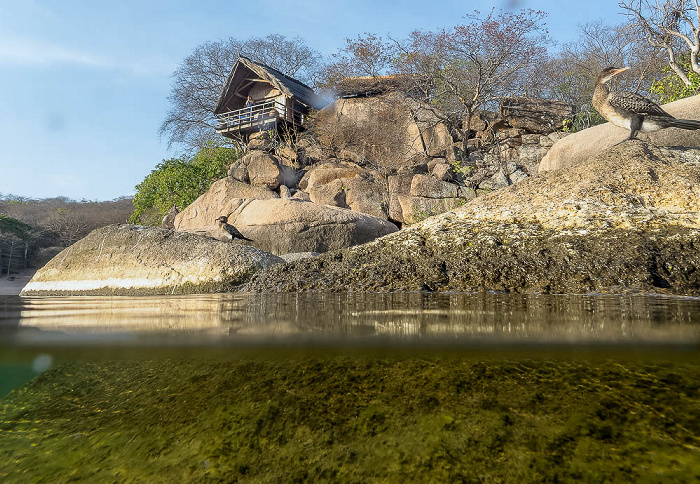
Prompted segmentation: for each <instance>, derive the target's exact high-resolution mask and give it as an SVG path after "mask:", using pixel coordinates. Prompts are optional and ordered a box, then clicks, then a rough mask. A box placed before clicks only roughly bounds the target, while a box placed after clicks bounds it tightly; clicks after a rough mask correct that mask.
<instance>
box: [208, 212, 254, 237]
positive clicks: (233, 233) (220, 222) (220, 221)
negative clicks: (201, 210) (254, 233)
mask: <svg viewBox="0 0 700 484" xmlns="http://www.w3.org/2000/svg"><path fill="white" fill-rule="evenodd" d="M216 224H217V226H218V227H219V231H220V232H221V234H223V235H224V237H226V238H227V239H228V240H233V239H243V240H247V241H249V242H253V239H249V238H248V237H245V236H244V235H243V234H242V233H240V232H239V231H238V229H237V228H236V227H234V226H233V225H230V224H229V223H228V217H227V216H226V215H222V216H220V217H219V218H217V219H216Z"/></svg>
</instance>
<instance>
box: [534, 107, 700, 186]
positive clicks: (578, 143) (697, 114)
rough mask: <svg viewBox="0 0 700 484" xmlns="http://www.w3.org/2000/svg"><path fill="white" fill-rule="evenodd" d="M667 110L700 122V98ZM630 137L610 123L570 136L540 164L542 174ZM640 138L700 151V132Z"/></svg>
mask: <svg viewBox="0 0 700 484" xmlns="http://www.w3.org/2000/svg"><path fill="white" fill-rule="evenodd" d="M663 108H664V110H665V111H666V112H668V113H669V114H671V115H673V116H675V117H677V118H679V119H700V95H699V96H692V97H688V98H685V99H679V100H678V101H674V102H672V103H668V104H664V106H663ZM627 136H629V131H626V130H624V129H622V128H618V127H617V126H614V125H612V124H610V123H605V124H601V125H598V126H594V127H592V128H588V129H585V130H583V131H579V132H578V133H574V134H571V135H569V136H567V137H566V138H564V139H561V140H559V141H557V142H556V143H555V144H554V145H553V146H552V148H551V149H550V150H549V152H547V154H546V155H545V156H544V157H543V158H542V162H541V163H540V164H539V168H538V169H539V172H540V173H541V172H545V171H552V170H559V169H561V168H566V167H567V166H571V165H574V164H576V163H580V162H581V161H584V160H585V159H586V158H589V157H591V156H593V155H596V154H599V153H602V152H604V151H606V150H608V149H610V148H611V147H612V146H614V145H615V144H616V143H619V142H620V141H622V140H624V139H625V138H626V137H627ZM639 138H640V139H642V140H645V141H648V142H649V143H652V144H655V145H660V146H684V147H686V148H700V131H687V130H684V129H677V128H669V129H663V130H661V131H656V132H654V133H649V134H643V133H641V134H639Z"/></svg>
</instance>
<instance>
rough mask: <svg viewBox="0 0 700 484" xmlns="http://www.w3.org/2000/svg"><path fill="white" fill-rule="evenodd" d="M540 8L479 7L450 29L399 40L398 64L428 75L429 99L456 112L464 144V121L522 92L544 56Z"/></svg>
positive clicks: (530, 87) (466, 134) (466, 126)
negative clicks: (484, 10)
mask: <svg viewBox="0 0 700 484" xmlns="http://www.w3.org/2000/svg"><path fill="white" fill-rule="evenodd" d="M545 17H546V14H545V13H544V12H540V11H534V10H529V9H528V10H520V11H519V12H499V13H496V11H495V10H492V11H491V12H490V13H489V14H488V15H486V16H481V15H480V14H479V12H475V14H473V15H469V16H467V17H466V20H467V22H466V23H464V24H461V25H457V26H455V27H453V28H452V29H450V30H441V31H436V32H424V31H415V32H413V33H412V34H411V38H410V40H409V42H408V43H407V44H405V45H403V46H402V49H401V50H402V57H403V62H402V68H403V69H404V70H407V71H408V72H411V73H427V74H429V75H430V76H431V77H432V79H433V89H434V90H433V102H434V104H436V105H437V106H438V107H439V108H440V109H441V110H442V111H443V112H445V113H447V114H448V116H449V115H452V118H453V119H459V118H462V114H464V117H463V119H464V121H463V123H462V130H463V134H462V136H463V140H464V149H465V151H466V148H467V146H466V144H467V139H468V138H469V126H470V121H471V118H472V116H473V115H474V113H475V112H476V111H477V110H479V109H484V108H487V107H493V105H494V104H495V103H497V102H498V101H499V100H500V99H502V98H503V97H506V96H512V95H527V94H529V93H530V92H531V91H532V90H533V89H535V86H534V85H533V81H534V79H536V77H535V76H534V75H533V74H534V73H535V71H536V70H537V68H538V67H539V66H540V65H541V64H543V63H544V62H545V60H546V59H547V45H548V44H549V42H550V40H549V35H548V31H547V29H546V28H545V26H544V19H545Z"/></svg>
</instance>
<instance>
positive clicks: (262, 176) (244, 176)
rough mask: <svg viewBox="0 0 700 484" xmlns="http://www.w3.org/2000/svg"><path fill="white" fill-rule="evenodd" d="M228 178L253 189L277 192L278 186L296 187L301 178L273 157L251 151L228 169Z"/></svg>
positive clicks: (293, 169) (258, 151) (298, 173)
mask: <svg viewBox="0 0 700 484" xmlns="http://www.w3.org/2000/svg"><path fill="white" fill-rule="evenodd" d="M228 174H229V176H230V177H231V178H233V179H234V180H238V181H240V182H243V183H250V184H251V185H252V186H254V187H263V188H268V189H270V190H277V189H278V188H279V187H280V185H285V186H287V187H290V186H296V184H297V183H298V182H299V179H300V178H301V175H302V174H303V173H301V172H300V171H298V170H296V169H295V168H293V167H291V166H288V165H285V164H283V163H282V161H281V160H280V159H279V158H278V157H276V156H275V155H272V154H269V153H266V152H265V151H261V150H257V149H251V150H250V151H249V152H248V153H247V154H246V155H245V156H243V157H242V158H241V159H240V160H238V161H237V162H236V163H234V164H233V165H231V167H230V168H229V173H228Z"/></svg>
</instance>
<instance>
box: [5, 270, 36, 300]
mask: <svg viewBox="0 0 700 484" xmlns="http://www.w3.org/2000/svg"><path fill="white" fill-rule="evenodd" d="M37 270H38V269H24V270H21V271H20V272H19V273H17V274H10V277H9V278H8V277H7V275H6V274H2V275H1V276H0V296H19V293H20V292H21V291H22V289H24V286H26V285H27V284H28V283H29V281H30V279H31V278H32V277H33V276H34V274H35V273H36V271H37Z"/></svg>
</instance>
